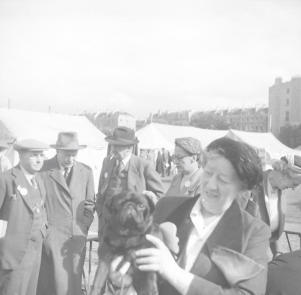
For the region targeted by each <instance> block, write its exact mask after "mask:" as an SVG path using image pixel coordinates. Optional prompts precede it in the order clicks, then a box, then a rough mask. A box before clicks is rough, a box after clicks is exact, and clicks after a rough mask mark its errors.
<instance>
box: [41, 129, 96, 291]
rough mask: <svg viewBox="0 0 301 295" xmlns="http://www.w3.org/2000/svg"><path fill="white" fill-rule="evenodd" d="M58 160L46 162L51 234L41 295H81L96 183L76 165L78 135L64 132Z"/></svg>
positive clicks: (46, 245)
mask: <svg viewBox="0 0 301 295" xmlns="http://www.w3.org/2000/svg"><path fill="white" fill-rule="evenodd" d="M52 147H53V148H55V149H56V156H55V157H54V158H52V159H50V160H48V161H46V162H45V165H44V167H43V169H42V171H43V172H42V177H43V180H44V183H45V187H46V191H47V194H46V211H47V215H48V223H49V228H48V234H47V238H46V240H45V243H44V247H43V255H42V263H41V272H40V278H39V285H38V294H40V295H47V294H51V295H80V294H81V280H82V271H83V264H84V257H85V245H86V237H87V234H88V229H89V227H90V225H91V223H92V221H93V213H94V182H93V174H92V170H91V168H90V167H88V166H86V165H84V164H82V163H80V162H77V161H76V156H77V153H78V150H80V149H82V148H84V147H85V146H84V145H79V142H78V137H77V134H76V133H75V132H61V133H59V134H58V139H57V143H56V144H55V145H52Z"/></svg>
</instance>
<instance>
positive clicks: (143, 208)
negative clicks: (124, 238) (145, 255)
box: [109, 192, 154, 235]
mask: <svg viewBox="0 0 301 295" xmlns="http://www.w3.org/2000/svg"><path fill="white" fill-rule="evenodd" d="M109 211H110V213H111V218H110V223H111V227H112V228H113V229H114V231H115V232H119V233H120V234H121V235H135V234H137V233H142V232H144V231H145V229H146V228H148V227H149V225H150V224H151V223H152V213H153V211H154V204H153V202H152V201H151V200H150V199H149V198H148V197H147V196H145V195H143V194H137V193H133V192H129V193H126V194H124V193H121V194H118V195H115V196H113V197H112V201H111V203H110V206H109Z"/></svg>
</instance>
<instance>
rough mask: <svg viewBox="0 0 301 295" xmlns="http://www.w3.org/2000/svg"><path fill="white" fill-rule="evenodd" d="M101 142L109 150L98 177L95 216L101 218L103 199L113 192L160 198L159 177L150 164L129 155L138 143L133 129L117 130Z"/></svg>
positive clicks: (162, 189) (162, 193)
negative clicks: (143, 193)
mask: <svg viewBox="0 0 301 295" xmlns="http://www.w3.org/2000/svg"><path fill="white" fill-rule="evenodd" d="M105 139H106V141H107V142H108V143H109V144H110V146H111V149H112V150H111V154H110V155H109V156H108V157H106V158H105V159H104V161H103V164H102V169H101V173H100V178H99V184H98V194H97V201H96V202H97V204H96V208H97V213H98V214H99V216H101V215H102V212H103V209H104V207H105V206H104V203H105V202H106V199H107V198H108V196H111V195H112V194H114V191H115V190H116V189H117V190H118V189H121V190H124V191H125V190H130V191H134V192H138V193H142V192H145V193H147V194H149V195H150V196H153V198H154V199H156V198H160V197H162V196H163V195H164V188H163V184H162V182H161V178H160V176H159V174H158V173H157V172H156V171H155V169H154V167H153V165H152V163H150V162H149V161H146V160H144V159H142V158H140V157H138V156H136V155H134V154H133V149H134V146H135V145H137V144H138V139H137V138H136V136H135V132H134V130H132V129H130V128H127V127H117V128H115V130H114V132H113V135H112V136H107V137H106V138H105ZM100 226H101V224H100Z"/></svg>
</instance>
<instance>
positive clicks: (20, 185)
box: [11, 165, 35, 211]
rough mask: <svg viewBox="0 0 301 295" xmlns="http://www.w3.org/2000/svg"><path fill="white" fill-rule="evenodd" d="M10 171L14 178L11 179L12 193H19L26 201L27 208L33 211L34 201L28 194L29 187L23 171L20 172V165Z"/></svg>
mask: <svg viewBox="0 0 301 295" xmlns="http://www.w3.org/2000/svg"><path fill="white" fill-rule="evenodd" d="M11 173H12V176H13V179H14V180H13V186H14V188H13V190H14V193H15V194H18V195H20V196H21V198H22V199H23V200H24V202H25V203H26V205H27V206H28V207H29V209H30V210H31V211H33V208H34V207H35V203H34V200H33V199H32V198H31V197H30V194H29V191H30V189H31V187H30V184H29V183H28V181H27V179H26V177H25V175H24V173H23V172H22V170H21V168H20V166H19V165H18V166H17V167H15V168H13V169H12V172H11Z"/></svg>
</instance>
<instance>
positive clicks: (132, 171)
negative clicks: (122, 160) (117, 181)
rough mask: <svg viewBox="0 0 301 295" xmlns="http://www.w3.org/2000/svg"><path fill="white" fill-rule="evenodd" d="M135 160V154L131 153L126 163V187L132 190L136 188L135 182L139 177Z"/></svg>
mask: <svg viewBox="0 0 301 295" xmlns="http://www.w3.org/2000/svg"><path fill="white" fill-rule="evenodd" d="M136 163H137V161H136V159H135V155H131V158H130V160H129V163H128V166H129V167H128V188H129V189H133V188H134V190H138V189H137V185H136V182H137V180H138V179H140V178H139V176H138V175H139V173H138V169H137V165H136Z"/></svg>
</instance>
